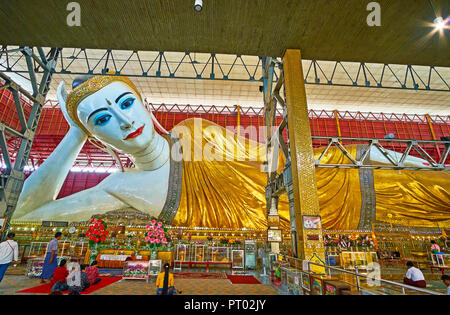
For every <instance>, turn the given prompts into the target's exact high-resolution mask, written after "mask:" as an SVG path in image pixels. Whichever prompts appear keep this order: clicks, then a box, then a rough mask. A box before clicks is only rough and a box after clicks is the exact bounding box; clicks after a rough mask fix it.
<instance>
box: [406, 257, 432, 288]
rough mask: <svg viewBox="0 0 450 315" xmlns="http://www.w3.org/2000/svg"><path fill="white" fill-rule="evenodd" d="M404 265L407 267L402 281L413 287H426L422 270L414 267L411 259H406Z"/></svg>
mask: <svg viewBox="0 0 450 315" xmlns="http://www.w3.org/2000/svg"><path fill="white" fill-rule="evenodd" d="M406 266H407V267H408V271H407V272H406V276H405V278H404V279H403V283H404V284H408V285H412V286H414V287H419V288H426V286H427V283H426V282H425V277H424V276H423V273H422V271H420V269H418V268H416V267H414V264H413V262H412V261H408V262H407V263H406Z"/></svg>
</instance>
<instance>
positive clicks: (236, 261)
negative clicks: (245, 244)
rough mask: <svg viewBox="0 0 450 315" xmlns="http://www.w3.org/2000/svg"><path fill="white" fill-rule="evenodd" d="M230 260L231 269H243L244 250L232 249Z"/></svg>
mask: <svg viewBox="0 0 450 315" xmlns="http://www.w3.org/2000/svg"><path fill="white" fill-rule="evenodd" d="M231 262H232V263H233V269H244V267H245V266H244V250H243V249H233V250H232V251H231Z"/></svg>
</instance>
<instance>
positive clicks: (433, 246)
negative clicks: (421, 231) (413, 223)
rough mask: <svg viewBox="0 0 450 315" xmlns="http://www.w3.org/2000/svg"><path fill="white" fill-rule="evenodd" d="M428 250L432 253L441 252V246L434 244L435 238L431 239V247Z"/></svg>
mask: <svg viewBox="0 0 450 315" xmlns="http://www.w3.org/2000/svg"><path fill="white" fill-rule="evenodd" d="M430 250H431V252H432V253H433V254H436V253H440V252H441V247H440V246H439V245H438V244H436V241H435V240H431V248H430Z"/></svg>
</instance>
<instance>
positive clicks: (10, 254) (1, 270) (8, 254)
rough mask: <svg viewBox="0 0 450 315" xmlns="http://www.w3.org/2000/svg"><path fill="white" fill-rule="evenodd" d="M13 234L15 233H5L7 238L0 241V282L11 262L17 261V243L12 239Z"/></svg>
mask: <svg viewBox="0 0 450 315" xmlns="http://www.w3.org/2000/svg"><path fill="white" fill-rule="evenodd" d="M15 236H16V234H14V233H13V232H10V233H8V235H7V238H8V239H7V240H6V241H4V242H2V243H0V283H1V282H2V280H3V276H4V275H5V272H6V269H8V267H9V265H10V264H11V262H12V261H14V262H16V263H17V262H18V260H19V245H17V242H16V241H14V237H15Z"/></svg>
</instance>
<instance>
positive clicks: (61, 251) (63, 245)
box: [58, 241, 71, 256]
mask: <svg viewBox="0 0 450 315" xmlns="http://www.w3.org/2000/svg"><path fill="white" fill-rule="evenodd" d="M58 256H71V253H70V242H69V241H59V242H58Z"/></svg>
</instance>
